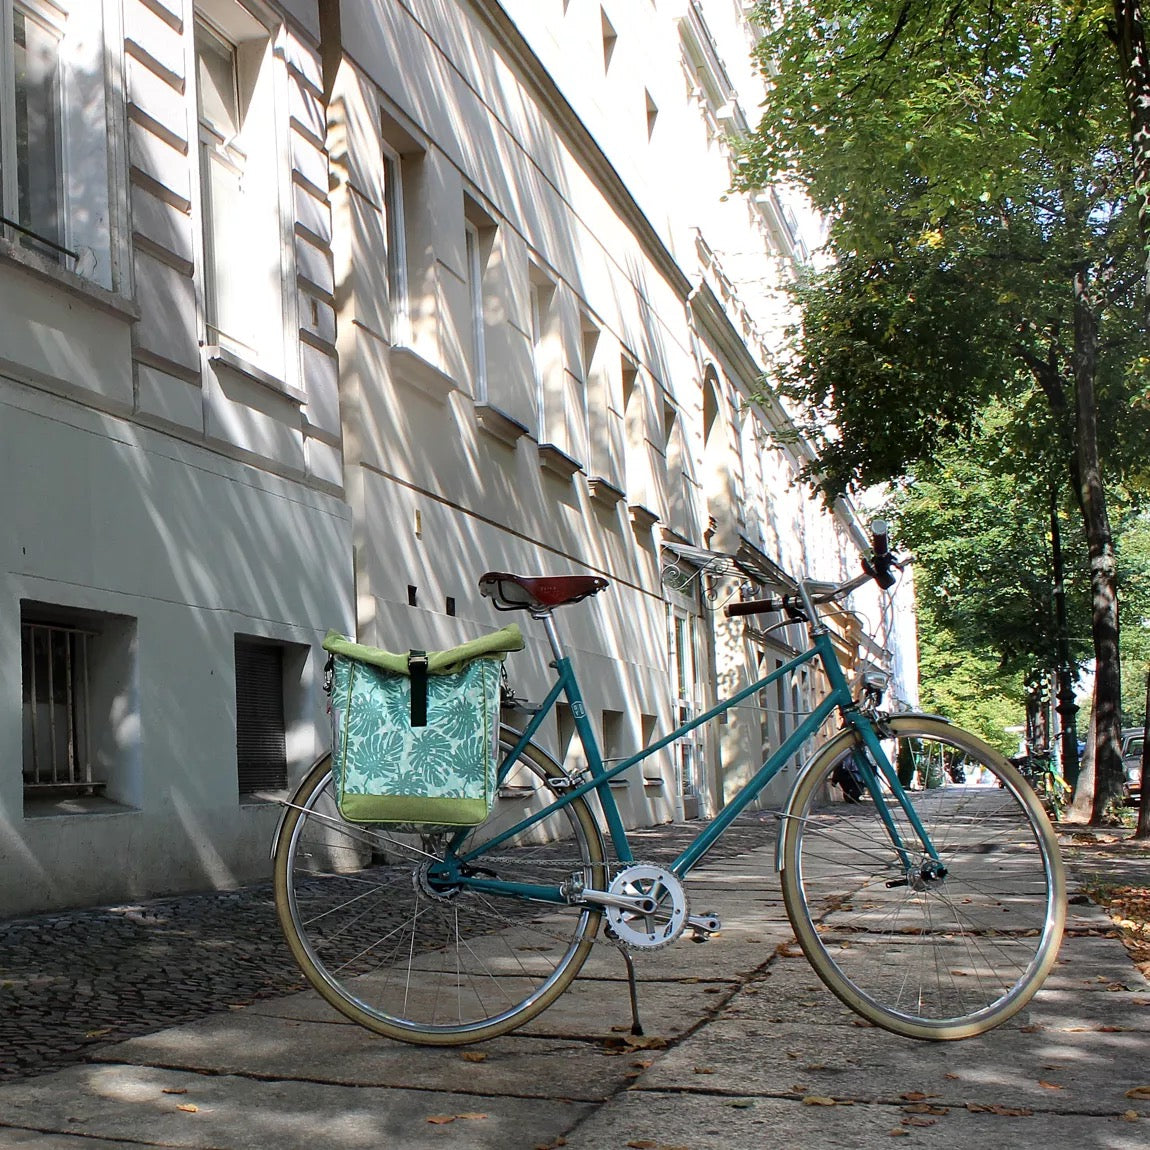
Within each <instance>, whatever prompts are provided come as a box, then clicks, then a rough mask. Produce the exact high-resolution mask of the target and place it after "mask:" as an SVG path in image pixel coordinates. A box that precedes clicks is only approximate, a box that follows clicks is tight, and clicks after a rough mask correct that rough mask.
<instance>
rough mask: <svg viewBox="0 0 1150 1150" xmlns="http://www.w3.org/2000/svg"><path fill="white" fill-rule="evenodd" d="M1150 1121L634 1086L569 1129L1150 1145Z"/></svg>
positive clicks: (936, 1146)
mask: <svg viewBox="0 0 1150 1150" xmlns="http://www.w3.org/2000/svg"><path fill="white" fill-rule="evenodd" d="M1147 1129H1148V1124H1147V1122H1146V1121H1145V1120H1144V1119H1138V1120H1135V1121H1126V1120H1124V1119H1122V1118H1117V1117H1107V1118H1086V1117H1080V1116H1075V1115H1064V1114H1057V1115H1054V1114H1045V1113H1042V1112H1036V1113H1034V1114H1033V1115H1031V1116H1018V1117H1012V1116H1010V1115H1008V1114H994V1113H987V1112H975V1113H972V1112H971V1111H969V1110H966V1109H959V1108H951V1109H949V1110H948V1111H947V1113H945V1114H912V1113H907V1112H906V1111H905V1110H904V1109H903V1108H902V1107H901V1106H874V1105H858V1104H856V1105H853V1106H814V1105H803V1104H802V1103H801V1102H800V1101H797V1100H796V1101H782V1100H778V1099H761V1098H738V1097H735V1098H730V1097H716V1096H713V1095H706V1094H678V1093H676V1094H656V1093H652V1092H649V1091H638V1090H634V1091H628V1092H627V1093H625V1094H623V1095H622V1096H620V1097H619V1098H618V1099H616V1100H615V1101H613V1102H611V1103H610V1104H609V1105H607V1106H605V1107H603V1108H602V1109H600V1110H599V1111H598V1112H597V1113H595V1114H594V1115H593V1116H592V1117H590V1118H588V1119H587V1120H586V1121H585V1122H583V1123H582V1124H581V1125H580V1126H579V1127H578V1128H577V1129H575V1130H574V1131H572V1132H571V1133H570V1134H568V1135H567V1136H566V1142H565V1150H605V1148H608V1147H610V1148H614V1147H623V1146H632V1147H635V1146H640V1147H649V1148H650V1150H765V1148H767V1147H777V1146H814V1147H818V1148H819V1150H840V1148H841V1150H878V1148H880V1147H881V1148H882V1150H890V1147H891V1146H892V1145H893V1146H897V1145H899V1144H900V1142H901V1141H902V1138H903V1137H905V1139H906V1141H905V1145H907V1146H912V1147H922V1148H924V1150H953V1148H954V1147H956V1146H961V1147H963V1150H1002V1147H1003V1146H1004V1145H1010V1144H1011V1143H1015V1144H1021V1145H1035V1146H1046V1147H1075V1150H1145V1147H1146V1140H1147Z"/></svg>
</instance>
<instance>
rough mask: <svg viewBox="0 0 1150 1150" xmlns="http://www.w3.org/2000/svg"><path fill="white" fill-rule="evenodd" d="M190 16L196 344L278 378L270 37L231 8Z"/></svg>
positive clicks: (281, 363) (279, 310) (279, 273)
mask: <svg viewBox="0 0 1150 1150" xmlns="http://www.w3.org/2000/svg"><path fill="white" fill-rule="evenodd" d="M208 8H210V11H211V15H212V16H213V17H214V19H209V18H208V17H207V15H206V14H201V15H199V16H198V17H197V19H196V27H195V42H196V96H197V111H198V116H199V153H200V189H201V200H202V203H201V207H202V215H203V242H204V285H203V287H204V311H205V318H206V328H207V330H206V342H207V344H208V345H209V346H211V347H221V348H224V349H226V350H227V351H229V352H231V353H232V354H233V355H236V356H239V357H240V358H241V359H242V360H244V361H245V362H248V363H251V364H253V365H254V366H256V367H259V368H261V369H263V370H264V371H266V372H268V373H270V374H272V375H273V376H282V375H283V373H284V370H285V363H286V358H285V355H284V326H285V325H284V288H283V274H284V272H283V258H284V251H285V249H286V248H287V244H286V241H285V239H284V237H283V235H282V226H283V225H282V215H281V212H280V189H279V178H280V169H281V165H280V157H279V152H278V144H277V139H278V135H277V133H276V131H275V114H274V111H275V110H274V101H273V82H272V76H271V66H272V56H271V52H270V39H271V37H270V33H269V32H268V30H267V29H266V28H264V27H263V25H262V24H259V23H258V22H257V21H256V20H255V19H254V18H253V17H252V16H250V15H249V14H248V13H246V12H245V11H244V10H243V9H241V8H240V7H239V6H238V5H234V4H230V3H221V2H219V0H217V2H216V3H213V4H211V5H205V9H208Z"/></svg>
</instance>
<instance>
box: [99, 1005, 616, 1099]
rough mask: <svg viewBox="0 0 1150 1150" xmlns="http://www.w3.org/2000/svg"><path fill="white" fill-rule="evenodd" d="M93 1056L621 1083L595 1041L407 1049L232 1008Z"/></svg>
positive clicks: (550, 1091)
mask: <svg viewBox="0 0 1150 1150" xmlns="http://www.w3.org/2000/svg"><path fill="white" fill-rule="evenodd" d="M94 1060H96V1061H99V1062H103V1063H110V1064H114V1065H135V1066H154V1067H160V1066H162V1067H167V1068H172V1069H178V1070H190V1071H202V1072H204V1073H210V1074H231V1075H242V1076H244V1077H249V1078H264V1079H277V1080H282V1081H289V1080H300V1081H308V1082H317V1083H320V1082H323V1083H332V1084H334V1085H342V1086H387V1087H402V1088H406V1089H419V1090H440V1091H444V1092H451V1091H453V1090H458V1089H459V1087H460V1084H461V1083H462V1082H464V1081H465V1082H466V1083H467V1092H468V1093H475V1094H485V1095H487V1094H490V1095H500V1094H506V1095H512V1096H523V1097H533V1098H548V1097H552V1098H554V1097H571V1098H578V1099H582V1100H599V1101H602V1100H603V1099H604V1098H607V1097H609V1096H610V1095H611V1094H612V1093H614V1092H615V1091H616V1090H618V1089H619V1088H620V1087H621V1086H623V1085H625V1084H626V1082H627V1081H628V1076H627V1074H626V1067H625V1066H624V1065H623V1064H622V1062H621V1060H620V1059H619V1058H617V1057H609V1056H608V1052H607V1051H606V1050H605V1049H604V1048H603V1046H602V1045H597V1044H595V1043H592V1042H583V1043H580V1042H569V1041H564V1040H561V1039H545V1038H536V1039H531V1040H530V1041H515V1040H512V1039H508V1038H502V1039H494V1040H492V1041H490V1042H485V1043H482V1044H480V1045H477V1046H474V1047H466V1048H460V1049H451V1048H444V1049H437V1048H432V1047H425V1046H409V1045H405V1044H404V1043H400V1042H393V1041H391V1040H389V1039H387V1038H383V1037H381V1036H380V1035H376V1034H372V1033H370V1032H369V1031H367V1030H364V1029H363V1028H362V1027H359V1026H355V1025H348V1026H338V1025H337V1026H328V1025H325V1024H323V1023H306V1022H294V1021H292V1020H290V1019H283V1018H259V1017H256V1016H254V1015H249V1016H243V1015H234V1016H231V1017H229V1018H224V1019H218V1018H211V1019H205V1020H204V1021H203V1022H197V1023H193V1024H191V1025H190V1026H179V1027H175V1028H173V1029H171V1030H164V1031H161V1032H160V1033H159V1034H151V1035H148V1036H147V1037H144V1038H133V1039H130V1040H129V1041H127V1042H121V1043H117V1044H116V1045H115V1046H111V1047H108V1048H107V1049H105V1050H101V1051H100V1052H99V1053H98V1054H97V1055H95V1056H94Z"/></svg>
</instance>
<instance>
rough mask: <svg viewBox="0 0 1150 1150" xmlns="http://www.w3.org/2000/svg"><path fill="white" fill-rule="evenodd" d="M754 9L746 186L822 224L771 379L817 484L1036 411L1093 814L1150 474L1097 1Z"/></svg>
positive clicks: (1140, 255) (1120, 144) (843, 1)
mask: <svg viewBox="0 0 1150 1150" xmlns="http://www.w3.org/2000/svg"><path fill="white" fill-rule="evenodd" d="M757 11H758V13H759V14H760V16H761V17H762V18H763V19H764V20H765V21H766V22H767V23H768V32H767V35H766V36H765V37H764V39H763V41H762V42H761V43H760V46H759V49H758V51H759V53H760V56H761V59H762V61H763V65H764V69H765V71H766V74H767V76H768V78H769V82H770V85H771V91H770V95H769V97H768V100H767V103H766V105H765V111H764V115H763V118H762V121H761V124H760V126H759V128H758V129H757V131H756V133H755V134H754V136H753V138H752V139H751V141H750V142H749V145H748V148H747V150H746V153H745V156H744V163H743V168H742V183H743V185H744V186H752V185H758V184H763V183H766V182H768V181H769V180H771V179H775V178H779V177H781V178H783V179H787V180H790V181H792V182H795V183H797V184H798V185H799V186H800V187H801V188H802V189H803V190H805V192H806V193H807V195H808V196H809V198H810V199H811V201H812V203H813V204H814V206H815V207H816V208H817V209H819V210H820V211H822V212H823V213H824V214H826V215H827V216H829V217H830V219H831V228H830V240H829V249H830V253H831V255H833V257H834V262H833V263H832V264H831V266H830V267H829V269H828V270H827V271H825V272H824V273H822V274H821V275H819V276H816V277H814V278H813V279H812V280H811V281H810V282H809V283H807V284H806V285H804V286H803V287H802V288H801V289H800V292H799V302H800V306H801V309H802V316H803V324H802V329H801V333H800V334H799V336H798V338H797V343H796V347H795V356H794V358H793V360H791V361H790V362H789V364H788V365H787V366H786V367H784V368H783V370H782V371H781V372H780V374H779V376H778V378H777V379H776V380H775V381H774V382H775V383H776V384H777V385H778V386H779V387H780V389H781V390H782V391H783V393H784V394H785V395H787V396H788V397H789V398H790V399H791V400H792V401H794V402H796V403H797V404H798V405H799V406H800V408H801V410H803V411H805V413H806V415H807V417H808V426H807V431H808V432H809V433H811V434H813V435H814V436H815V439H816V442H817V443H818V445H819V448H820V450H819V458H818V460H817V463H816V468H817V475H818V479H819V482H820V483H821V485H822V487H823V489H824V491H825V492H826V493H827V494H828V495H833V494H839V493H841V492H842V491H844V490H848V489H850V488H852V487H860V486H866V485H868V484H871V483H874V482H876V481H884V480H889V479H891V478H894V477H898V476H902V475H906V474H907V473H908V472H909V471H911V470H912V468H913V467H914V465H915V464H917V463H919V462H920V461H923V460H930V459H932V458H934V457H935V456H936V454H937V453H938V451H939V450H940V449H941V448H942V447H943V445H945V444H948V443H953V442H955V441H959V440H962V439H963V438H965V437H968V436H969V435H970V434H971V432H972V430H973V428H974V426H975V424H976V422H977V419H978V413H979V412H980V411H981V410H983V409H984V408H985V406H986V404H987V403H988V401H989V400H990V399H991V398H992V397H1003V398H1006V399H1009V400H1010V401H1011V402H1014V403H1017V404H1019V405H1020V406H1021V407H1022V409H1024V410H1026V411H1029V412H1030V413H1031V415H1032V417H1033V419H1034V423H1035V432H1036V434H1035V435H1034V437H1033V439H1032V441H1031V442H1030V443H1027V442H1026V441H1025V439H1023V440H1020V442H1019V443H1018V444H1017V447H1018V449H1019V450H1024V451H1027V452H1030V451H1031V450H1033V451H1034V452H1035V456H1034V458H1035V460H1036V461H1038V463H1037V464H1036V465H1039V466H1041V465H1042V462H1041V461H1044V460H1046V459H1048V458H1049V457H1050V455H1051V453H1052V452H1053V453H1055V454H1056V456H1057V458H1058V462H1059V467H1060V470H1061V474H1062V475H1063V476H1064V477H1065V486H1066V488H1067V489H1068V490H1070V491H1072V492H1073V495H1074V498H1075V502H1076V504H1077V507H1078V511H1079V515H1080V518H1081V521H1082V526H1083V534H1084V537H1085V539H1086V541H1087V547H1088V553H1089V560H1088V562H1089V573H1090V585H1091V604H1092V606H1091V615H1092V620H1091V634H1092V643H1093V653H1094V660H1095V666H1096V678H1095V683H1096V697H1095V705H1094V708H1093V721H1094V724H1095V736H1096V737H1095V739H1094V740H1093V745H1095V746H1096V748H1097V755H1098V771H1097V779H1098V787H1097V791H1096V794H1095V802H1094V817H1095V819H1098V818H1101V817H1102V815H1103V813H1104V810H1105V808H1106V806H1107V805H1108V803H1109V802H1110V801H1112V800H1113V799H1115V798H1116V797H1117V796H1118V794H1119V793H1120V790H1121V780H1122V775H1121V762H1120V756H1119V739H1120V731H1121V714H1120V699H1121V676H1120V662H1119V646H1118V643H1119V629H1118V581H1117V564H1116V556H1115V550H1114V541H1113V533H1112V529H1111V522H1110V505H1109V499H1108V495H1109V487H1110V486H1111V485H1112V484H1113V481H1114V479H1115V477H1116V476H1117V475H1119V474H1120V473H1121V472H1122V471H1123V470H1124V469H1125V468H1127V467H1137V466H1145V464H1144V461H1142V462H1141V463H1139V462H1138V461H1139V460H1140V459H1141V455H1142V454H1143V453H1142V452H1141V450H1140V446H1139V444H1140V439H1139V437H1140V436H1144V435H1145V433H1146V425H1147V421H1146V416H1147V413H1148V411H1150V403H1148V402H1147V394H1148V392H1150V388H1148V386H1147V377H1148V375H1150V358H1148V357H1147V354H1146V342H1145V339H1146V325H1145V309H1144V304H1145V290H1144V270H1145V259H1144V251H1145V248H1144V243H1143V241H1142V238H1141V232H1140V221H1139V212H1138V201H1137V197H1136V195H1135V189H1136V187H1137V183H1136V179H1135V174H1134V166H1133V161H1132V155H1133V152H1132V147H1131V140H1130V138H1129V134H1128V133H1129V122H1130V121H1129V108H1128V106H1127V102H1126V93H1125V91H1124V88H1123V84H1122V77H1121V75H1120V70H1119V69H1118V68H1117V67H1115V66H1114V65H1115V53H1114V40H1113V35H1112V34H1113V32H1114V28H1113V25H1112V23H1110V22H1108V21H1109V19H1110V9H1109V8H1107V9H1099V8H1098V5H1097V4H1094V5H1093V6H1091V5H1090V4H1087V3H1081V2H1075V0H1048V2H1045V3H1043V2H1038V0H1030V2H1020V3H1015V4H1009V5H1003V4H999V3H995V2H993V0H967V2H962V0H950V2H948V3H940V2H937V0H920V2H918V3H914V4H912V3H910V2H909V0H869V2H864V0H811V2H809V3H805V4H785V5H783V6H782V7H781V8H776V7H775V6H773V5H765V4H764V5H761V6H760V8H759V9H758V10H757ZM1139 404H1141V405H1142V406H1138V405H1139ZM828 413H829V415H830V416H831V417H832V420H833V424H834V427H835V429H836V430H835V431H828V430H827V429H826V419H827V415H828ZM1102 445H1105V450H1104V449H1103V446H1102Z"/></svg>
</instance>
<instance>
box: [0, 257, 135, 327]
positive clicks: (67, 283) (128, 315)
mask: <svg viewBox="0 0 1150 1150" xmlns="http://www.w3.org/2000/svg"><path fill="white" fill-rule="evenodd" d="M2 265H8V266H9V267H16V268H19V269H20V270H21V271H24V272H27V273H28V274H29V275H30V276H34V277H35V278H36V279H38V280H42V281H44V282H46V283H50V284H52V285H53V286H54V287H58V288H60V289H62V290H63V291H66V292H67V293H68V294H69V295H73V296H76V297H77V298H78V299H82V300H84V301H85V302H86V303H89V304H91V305H92V306H93V307H97V308H99V309H100V310H101V311H105V312H108V313H109V314H111V315H114V316H116V317H117V318H118V319H123V320H127V321H129V322H134V321H135V320H138V319H139V318H140V309H139V307H138V306H137V305H136V303H135V302H134V301H133V300H130V299H128V298H127V297H126V296H122V295H119V294H118V293H116V292H113V291H109V290H108V289H107V288H105V287H101V286H100V285H99V284H97V283H93V282H92V281H91V280H88V279H85V278H84V277H83V276H78V275H76V273H75V272H70V271H68V270H67V268H63V267H60V266H59V265H58V264H55V263H51V262H50V261H48V260H46V259H44V258H43V257H41V256H38V255H37V254H36V253H35V252H30V251H28V249H27V248H23V247H21V246H20V245H19V244H14V243H12V241H11V240H6V239H3V238H0V266H2Z"/></svg>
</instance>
